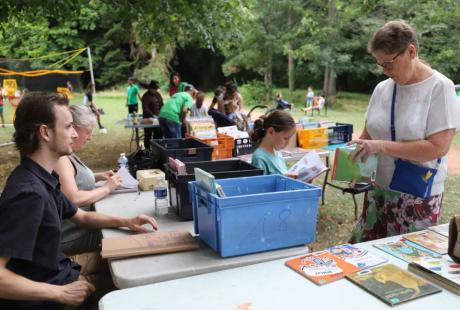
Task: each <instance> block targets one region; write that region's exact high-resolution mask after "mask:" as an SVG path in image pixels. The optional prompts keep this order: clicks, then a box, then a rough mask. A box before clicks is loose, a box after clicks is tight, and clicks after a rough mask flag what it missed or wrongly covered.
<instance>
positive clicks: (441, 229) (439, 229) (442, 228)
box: [428, 223, 449, 237]
mask: <svg viewBox="0 0 460 310" xmlns="http://www.w3.org/2000/svg"><path fill="white" fill-rule="evenodd" d="M428 229H429V230H431V231H434V232H435V233H438V234H440V235H443V236H444V237H449V223H447V224H442V225H437V226H431V227H428Z"/></svg>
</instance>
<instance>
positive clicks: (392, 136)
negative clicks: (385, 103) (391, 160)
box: [390, 83, 441, 164]
mask: <svg viewBox="0 0 460 310" xmlns="http://www.w3.org/2000/svg"><path fill="white" fill-rule="evenodd" d="M395 105H396V83H395V85H394V87H393V97H392V98H391V126H390V130H391V141H396V128H395ZM440 163H441V158H438V164H440Z"/></svg>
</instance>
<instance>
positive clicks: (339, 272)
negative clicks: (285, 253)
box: [286, 251, 359, 285]
mask: <svg viewBox="0 0 460 310" xmlns="http://www.w3.org/2000/svg"><path fill="white" fill-rule="evenodd" d="M286 266H288V267H289V268H291V269H293V270H294V271H296V272H298V273H300V274H301V275H303V276H304V277H306V278H308V279H310V280H311V281H313V282H314V283H316V284H318V285H322V284H326V283H329V282H332V281H335V280H339V279H342V278H343V277H345V276H346V275H347V274H350V273H353V272H356V271H358V270H359V268H358V267H356V266H355V265H353V264H350V263H347V262H346V261H344V260H341V259H340V258H338V257H336V256H334V255H332V254H331V253H329V252H327V251H321V252H315V253H311V254H308V255H306V256H302V257H298V258H295V259H291V260H288V261H286Z"/></svg>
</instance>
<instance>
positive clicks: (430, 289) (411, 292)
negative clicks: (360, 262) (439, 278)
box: [347, 264, 441, 306]
mask: <svg viewBox="0 0 460 310" xmlns="http://www.w3.org/2000/svg"><path fill="white" fill-rule="evenodd" d="M347 278H348V279H349V280H350V281H351V282H353V283H355V284H356V285H358V286H360V287H361V288H363V289H364V290H366V291H368V292H369V293H371V294H372V295H374V296H376V297H378V298H380V299H381V300H382V301H384V302H385V303H387V304H389V305H390V306H394V305H397V304H400V303H403V302H406V301H409V300H413V299H416V298H419V297H422V296H427V295H431V294H434V293H439V292H441V289H439V288H438V287H436V286H434V285H432V284H430V283H428V282H427V281H425V280H423V279H420V278H418V277H416V276H414V275H412V274H411V273H409V272H407V271H405V270H402V269H400V268H398V267H396V266H395V265H393V264H386V265H382V266H377V267H374V268H371V269H364V270H361V271H359V272H356V273H353V274H350V275H347Z"/></svg>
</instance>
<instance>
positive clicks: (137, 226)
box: [126, 214, 158, 233]
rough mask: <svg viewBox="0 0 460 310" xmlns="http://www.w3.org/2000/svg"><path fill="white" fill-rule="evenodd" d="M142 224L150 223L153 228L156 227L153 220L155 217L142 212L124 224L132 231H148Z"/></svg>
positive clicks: (155, 228)
mask: <svg viewBox="0 0 460 310" xmlns="http://www.w3.org/2000/svg"><path fill="white" fill-rule="evenodd" d="M144 224H150V225H151V226H152V227H153V229H154V230H157V229H158V224H157V222H156V221H155V219H154V218H153V217H151V216H147V215H143V214H141V215H139V216H136V217H133V218H131V219H129V220H127V223H126V226H127V227H128V228H129V229H131V230H132V231H137V232H141V233H146V232H149V230H148V229H147V228H145V227H143V226H142V225H144Z"/></svg>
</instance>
